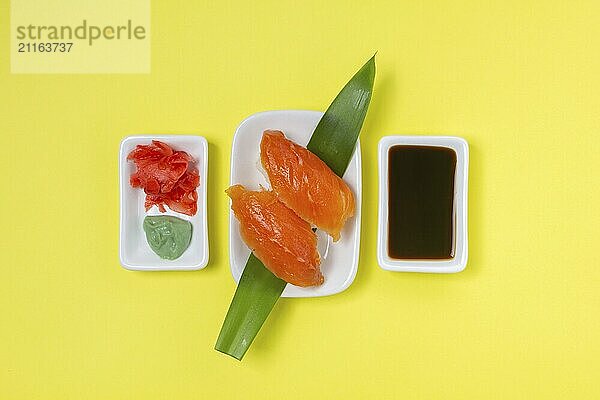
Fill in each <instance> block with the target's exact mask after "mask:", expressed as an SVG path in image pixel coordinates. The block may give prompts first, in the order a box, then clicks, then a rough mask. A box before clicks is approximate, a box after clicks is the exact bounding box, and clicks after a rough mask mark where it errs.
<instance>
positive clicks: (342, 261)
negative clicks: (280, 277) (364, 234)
mask: <svg viewBox="0 0 600 400" xmlns="http://www.w3.org/2000/svg"><path fill="white" fill-rule="evenodd" d="M322 116H323V113H322V112H319V111H302V110H282V111H267V112H261V113H257V114H254V115H252V116H250V117H248V118H246V119H245V120H244V121H242V123H241V124H240V125H239V126H238V128H237V130H236V132H235V136H234V138H233V145H232V148H231V179H230V183H231V185H234V184H238V183H239V184H242V185H244V186H246V187H247V188H249V189H253V190H257V189H258V188H259V185H262V186H263V187H265V188H269V187H270V185H269V182H268V181H267V180H266V178H265V177H264V176H263V175H262V173H261V172H260V171H259V169H258V165H259V163H260V161H259V160H260V141H261V138H262V133H263V131H265V130H267V129H277V130H281V131H282V132H283V133H284V134H285V135H286V137H288V138H289V139H291V140H293V141H295V142H296V143H298V144H300V145H302V146H306V145H307V144H308V141H309V139H310V137H311V135H312V133H313V131H314V130H315V128H316V126H317V124H318V122H319V120H320V119H321V117H322ZM343 178H344V180H345V181H346V183H347V184H348V186H349V187H350V189H352V191H353V193H354V196H355V200H356V209H355V214H354V216H353V217H352V218H350V219H349V220H348V221H347V222H346V225H345V226H344V229H343V230H342V232H341V239H340V240H339V241H338V242H337V243H333V242H332V241H331V240H329V248H328V251H327V257H326V258H324V259H322V262H321V271H322V272H323V275H324V276H325V282H324V283H323V284H322V285H321V286H316V287H308V288H302V287H298V286H294V285H291V284H288V285H287V286H286V288H285V290H284V292H283V294H282V296H283V297H318V296H328V295H332V294H336V293H339V292H341V291H343V290H345V289H346V288H348V286H350V285H351V284H352V282H353V281H354V278H355V276H356V271H357V270H358V254H359V249H360V214H361V190H362V189H361V184H362V178H361V162H360V143H357V144H356V149H355V152H354V155H353V156H352V160H351V161H350V164H349V165H348V169H347V170H346V173H345V174H344V177H343ZM249 255H250V249H249V248H248V247H247V246H246V245H245V243H244V242H243V241H242V239H241V237H240V232H239V222H238V220H237V219H236V218H235V216H234V214H233V212H231V211H230V215H229V259H230V264H231V273H232V275H233V278H234V279H235V281H236V282H238V281H239V279H240V276H241V275H242V271H243V270H244V267H245V265H246V261H248V257H249Z"/></svg>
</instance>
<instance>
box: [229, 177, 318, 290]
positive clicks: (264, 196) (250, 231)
mask: <svg viewBox="0 0 600 400" xmlns="http://www.w3.org/2000/svg"><path fill="white" fill-rule="evenodd" d="M226 192H227V195H228V196H229V197H230V198H231V209H232V210H233V213H234V214H235V216H236V218H237V219H238V221H239V222H240V232H241V236H242V239H243V240H244V242H245V243H246V245H247V246H248V247H250V249H251V250H252V251H253V252H254V255H255V256H256V257H257V258H258V259H259V260H260V261H262V263H263V264H264V265H265V267H267V268H268V269H269V270H270V271H271V272H272V273H273V274H275V275H276V276H277V277H279V278H281V279H283V280H284V281H286V282H288V283H291V284H293V285H296V286H316V285H320V284H322V283H323V280H324V278H323V275H322V274H321V269H320V268H319V265H320V263H321V259H320V257H319V253H318V251H317V236H316V234H315V233H314V232H313V230H312V229H311V226H310V224H309V223H308V222H306V221H304V220H303V219H302V218H300V217H299V216H298V215H297V214H296V213H294V212H293V211H292V210H290V209H289V208H288V207H287V206H286V205H285V204H283V203H282V202H281V201H279V200H278V199H277V197H276V196H275V194H274V193H273V192H272V191H266V190H261V191H251V190H246V189H245V188H244V187H243V186H242V185H234V186H231V187H230V188H229V189H227V191H226Z"/></svg>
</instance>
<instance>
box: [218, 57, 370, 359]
mask: <svg viewBox="0 0 600 400" xmlns="http://www.w3.org/2000/svg"><path fill="white" fill-rule="evenodd" d="M374 81H375V56H373V57H371V59H370V60H369V61H367V63H366V64H365V65H364V66H363V67H362V68H361V69H360V70H359V71H358V72H357V73H356V74H355V75H354V76H353V77H352V79H350V81H349V82H348V83H347V84H346V86H344V88H343V89H342V91H341V92H340V93H339V94H338V95H337V96H336V98H335V99H334V100H333V102H332V103H331V105H330V106H329V108H328V109H327V111H326V112H325V114H323V117H321V120H320V121H319V124H318V125H317V127H316V128H315V131H314V132H313V134H312V136H311V139H310V141H309V143H308V146H307V148H308V149H309V150H310V151H312V152H313V153H315V154H316V155H317V156H319V157H320V158H321V160H323V161H324V162H325V163H326V164H327V165H328V166H329V167H330V168H331V169H332V170H333V172H335V173H336V174H337V175H339V176H342V175H344V172H345V171H346V168H347V167H348V164H349V163H350V159H351V158H352V154H353V153H354V148H355V146H356V141H357V139H358V135H359V133H360V130H361V128H362V125H363V121H364V119H365V116H366V114H367V109H368V108H369V102H370V100H371V96H372V93H373V82H374ZM285 286H286V282H285V281H283V280H281V279H279V278H277V277H276V276H275V275H273V274H272V273H271V272H270V271H269V270H268V269H267V268H266V267H265V266H264V265H263V263H262V262H260V260H259V259H258V258H256V257H255V256H254V254H252V253H251V254H250V257H249V258H248V262H247V263H246V266H245V267H244V272H243V273H242V276H241V278H240V281H239V283H238V287H237V289H236V291H235V294H234V296H233V300H232V302H231V305H230V306H229V311H228V312H227V316H225V321H224V322H223V326H222V327H221V332H220V333H219V338H218V339H217V343H216V345H215V349H216V350H218V351H220V352H222V353H225V354H228V355H230V356H232V357H234V358H236V359H238V360H241V359H242V358H243V357H244V354H245V353H246V351H247V350H248V348H249V347H250V345H251V344H252V342H253V341H254V338H255V337H256V335H257V334H258V331H259V330H260V328H261V326H262V325H263V323H264V321H265V320H266V319H267V317H268V316H269V314H270V313H271V310H272V309H273V307H274V306H275V304H276V303H277V300H278V299H279V297H280V296H281V293H282V292H283V290H284V289H285Z"/></svg>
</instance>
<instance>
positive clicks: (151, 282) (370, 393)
mask: <svg viewBox="0 0 600 400" xmlns="http://www.w3.org/2000/svg"><path fill="white" fill-rule="evenodd" d="M217 3H219V5H217ZM484 3H485V5H484ZM490 3H491V4H490ZM0 4H1V9H2V10H1V11H2V12H1V13H0V32H1V35H2V40H0V54H2V57H0V135H1V137H2V144H3V151H2V155H1V156H0V171H2V172H1V182H0V187H1V189H0V190H1V195H0V199H1V200H0V202H1V209H2V217H1V220H2V239H1V240H0V246H1V248H0V251H1V254H2V268H1V270H0V398H1V399H3V400H4V399H7V400H8V399H11V400H12V399H38V398H39V399H192V398H193V399H217V398H236V397H237V398H248V399H252V398H257V399H259V398H260V399H265V398H267V399H284V398H285V399H305V398H312V397H314V398H317V397H321V398H346V399H348V398H365V399H385V398H405V399H441V398H443V399H466V398H473V399H533V398H556V399H562V398H571V399H597V398H600V386H599V385H598V381H597V380H598V373H599V371H600V363H599V361H598V359H599V358H600V343H599V340H598V337H599V334H600V322H599V321H600V320H599V316H598V313H599V311H600V290H599V289H600V263H599V262H598V257H599V253H600V250H599V249H600V246H599V245H598V240H599V238H600V228H599V225H600V212H599V211H598V210H599V205H600V189H599V177H600V162H599V155H598V154H599V151H600V146H599V144H598V141H599V136H598V134H599V128H600V51H599V49H600V24H599V23H598V21H599V20H600V6H599V5H598V2H597V1H572V2H567V1H564V2H561V1H546V2H544V1H522V0H519V1H493V2H481V1H464V0H461V1H447V2H445V1H424V2H421V1H414V2H396V1H390V2H377V1H367V2H349V1H332V2H327V1H306V2H297V1H295V2H286V1H269V2H237V3H222V2H212V1H211V2H193V1H154V2H153V4H152V11H151V13H152V26H151V31H152V73H151V74H148V75H11V74H10V73H9V71H10V65H9V63H10V61H9V56H8V55H9V38H8V35H9V31H8V25H9V19H8V18H9V12H8V1H7V0H2V1H1V3H0ZM376 50H377V51H378V55H377V67H378V71H377V79H376V86H375V94H374V98H373V101H372V103H371V109H370V112H369V114H368V116H367V121H366V124H365V126H364V129H363V132H362V144H363V162H364V165H363V201H364V203H363V207H364V208H363V221H362V223H363V228H362V243H361V256H360V267H359V272H358V276H357V277H356V280H355V282H354V284H353V285H352V286H351V287H350V288H349V289H348V290H347V291H346V292H344V293H342V294H339V295H336V296H332V297H328V298H319V299H300V300H297V299H288V300H283V301H281V302H280V303H279V304H278V305H277V307H276V309H275V310H274V312H273V314H272V315H271V317H270V318H269V320H268V322H267V323H266V325H265V326H264V329H263V331H262V332H261V333H260V335H259V337H258V338H257V340H256V342H255V343H254V345H253V347H252V348H251V349H250V351H249V353H248V354H247V356H246V358H245V359H244V361H243V362H242V363H239V362H237V361H235V360H233V359H231V358H229V357H226V356H224V355H222V354H220V353H217V352H216V351H214V350H213V345H214V342H215V339H216V337H217V334H218V332H219V328H220V326H221V322H222V321H223V318H224V316H225V312H226V310H227V307H228V305H229V302H230V300H231V297H232V295H233V292H234V289H235V285H234V282H233V280H232V279H231V275H230V272H229V263H228V249H227V229H228V228H227V220H228V202H227V198H226V196H225V195H224V193H223V190H224V189H225V188H226V186H227V184H228V176H229V152H230V145H231V140H232V135H233V132H234V129H235V127H236V126H237V124H238V123H239V122H240V121H241V120H242V119H243V118H244V117H246V116H248V115H250V114H252V113H255V112H257V111H262V110H270V109H318V110H323V109H325V108H326V106H327V105H328V104H329V102H330V101H331V100H332V98H333V96H334V95H335V94H336V93H337V92H338V90H339V89H340V88H341V87H342V86H343V84H344V83H345V82H346V81H347V80H348V78H349V77H350V76H351V75H352V74H353V73H354V72H355V71H356V70H357V69H358V67H360V65H361V64H362V63H363V62H364V61H365V60H366V59H367V58H369V57H370V55H371V54H372V53H373V52H374V51H376ZM141 133H157V134H163V133H182V134H183V133H187V134H189V133H198V134H202V135H204V136H206V138H207V139H208V141H209V143H210V149H209V151H210V163H209V164H210V165H209V168H210V170H209V180H210V181H209V185H210V189H209V199H208V201H209V207H210V210H211V211H210V214H209V215H208V219H209V229H210V250H211V258H210V264H209V265H208V267H207V268H206V269H204V270H202V271H197V272H185V273H173V272H171V273H166V272H162V273H136V272H129V271H126V270H124V269H122V268H121V267H120V265H119V261H118V256H117V254H118V234H119V232H118V212H119V210H118V185H117V179H118V176H117V160H118V146H119V141H120V140H121V138H122V137H123V136H125V135H130V134H141ZM389 134H449V135H459V136H463V137H465V138H466V139H467V140H468V141H469V143H470V146H471V148H470V149H471V160H470V161H471V166H470V182H469V183H470V185H469V189H470V193H469V201H470V204H469V218H470V220H469V239H470V248H469V250H470V256H469V263H468V266H467V268H466V270H465V271H464V272H462V273H460V274H455V275H427V274H411V273H391V272H385V271H383V270H381V269H379V267H378V266H377V262H376V220H377V218H376V217H377V179H376V177H377V166H376V149H377V141H378V140H379V138H380V137H381V136H383V135H389Z"/></svg>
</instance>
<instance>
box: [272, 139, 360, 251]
mask: <svg viewBox="0 0 600 400" xmlns="http://www.w3.org/2000/svg"><path fill="white" fill-rule="evenodd" d="M260 159H261V163H262V166H263V168H264V169H265V171H266V173H267V175H268V177H269V181H270V182H271V186H272V188H273V190H274V191H275V193H276V194H277V197H278V198H279V199H280V200H281V201H282V202H283V203H284V204H285V205H286V206H288V207H289V208H291V209H292V210H294V211H295V212H296V213H297V214H298V215H299V216H300V217H302V218H303V219H304V220H306V221H308V222H310V223H311V224H313V225H314V226H316V227H318V228H320V229H322V230H324V231H325V232H327V233H328V234H329V235H331V236H332V237H333V241H334V242H335V241H337V240H338V239H339V238H340V231H341V230H342V228H343V227H344V224H345V222H346V220H347V219H348V218H350V217H351V216H352V215H354V195H353V194H352V191H351V190H350V188H349V187H348V185H347V184H346V182H344V181H343V180H342V179H341V178H340V177H339V176H337V175H336V174H335V173H334V172H333V171H332V170H331V168H329V167H328V166H327V164H325V163H324V162H323V161H322V160H321V159H320V158H319V157H318V156H316V155H315V154H313V153H311V152H310V151H309V150H308V149H306V148H305V147H302V146H300V145H298V144H296V143H294V142H292V141H291V140H289V139H287V138H286V137H285V135H284V134H283V132H281V131H272V130H267V131H265V132H264V133H263V137H262V140H261V142H260Z"/></svg>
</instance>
